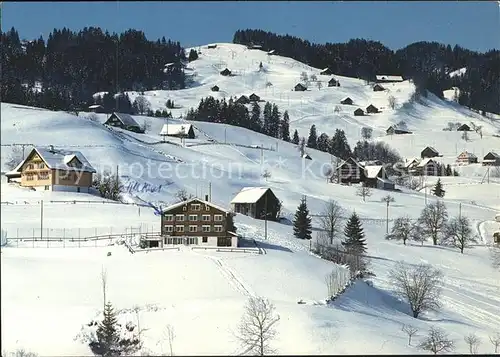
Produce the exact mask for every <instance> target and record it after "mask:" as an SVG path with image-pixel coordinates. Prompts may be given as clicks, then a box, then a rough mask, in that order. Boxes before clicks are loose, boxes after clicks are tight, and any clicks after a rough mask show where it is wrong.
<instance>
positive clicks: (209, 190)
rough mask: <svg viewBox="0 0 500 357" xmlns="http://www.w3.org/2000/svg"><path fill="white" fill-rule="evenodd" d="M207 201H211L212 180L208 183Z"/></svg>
mask: <svg viewBox="0 0 500 357" xmlns="http://www.w3.org/2000/svg"><path fill="white" fill-rule="evenodd" d="M208 202H212V182H211V181H210V182H209V183H208Z"/></svg>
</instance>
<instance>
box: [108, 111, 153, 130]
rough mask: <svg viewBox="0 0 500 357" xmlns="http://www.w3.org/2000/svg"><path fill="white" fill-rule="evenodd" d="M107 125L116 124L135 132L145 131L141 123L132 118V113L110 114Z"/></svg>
mask: <svg viewBox="0 0 500 357" xmlns="http://www.w3.org/2000/svg"><path fill="white" fill-rule="evenodd" d="M104 124H105V125H110V126H115V127H118V128H122V129H125V130H129V131H133V132H135V133H143V130H142V128H141V127H140V125H139V124H138V123H137V122H136V121H135V120H134V118H132V116H131V115H130V114H124V113H113V114H111V115H110V116H109V118H108V120H106V122H105V123H104Z"/></svg>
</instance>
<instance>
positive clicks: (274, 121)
mask: <svg viewBox="0 0 500 357" xmlns="http://www.w3.org/2000/svg"><path fill="white" fill-rule="evenodd" d="M270 119H271V120H270V122H269V133H268V134H267V135H269V136H272V137H273V138H279V134H280V122H281V114H280V112H279V110H278V106H277V105H276V104H273V105H272V110H271V118H270Z"/></svg>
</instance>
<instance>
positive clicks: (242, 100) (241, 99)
mask: <svg viewBox="0 0 500 357" xmlns="http://www.w3.org/2000/svg"><path fill="white" fill-rule="evenodd" d="M236 103H238V104H250V99H249V98H248V97H247V96H246V95H242V96H241V97H239V98H238V99H236Z"/></svg>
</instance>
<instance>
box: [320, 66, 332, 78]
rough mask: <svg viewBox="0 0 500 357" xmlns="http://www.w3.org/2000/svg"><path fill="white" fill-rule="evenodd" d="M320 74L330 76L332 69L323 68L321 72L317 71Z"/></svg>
mask: <svg viewBox="0 0 500 357" xmlns="http://www.w3.org/2000/svg"><path fill="white" fill-rule="evenodd" d="M319 74H320V75H322V76H331V75H332V74H333V71H332V70H331V69H330V68H325V69H324V70H322V71H321V72H319Z"/></svg>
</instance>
